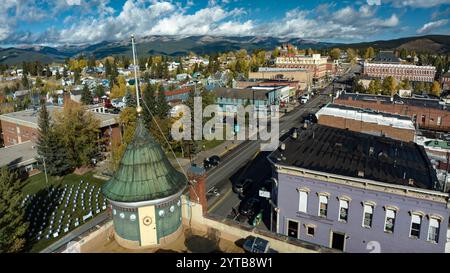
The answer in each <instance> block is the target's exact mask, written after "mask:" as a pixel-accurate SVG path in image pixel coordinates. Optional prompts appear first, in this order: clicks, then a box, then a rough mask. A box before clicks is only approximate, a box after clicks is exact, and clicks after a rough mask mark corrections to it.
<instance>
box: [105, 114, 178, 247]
mask: <svg viewBox="0 0 450 273" xmlns="http://www.w3.org/2000/svg"><path fill="white" fill-rule="evenodd" d="M186 185H187V178H186V177H185V175H183V174H182V173H180V172H178V171H177V170H175V168H174V167H173V166H172V165H171V163H170V162H169V160H168V158H167V156H166V155H165V153H164V151H163V149H162V148H161V146H160V145H159V144H158V143H157V142H156V141H155V139H154V138H153V136H152V135H151V134H150V132H149V131H148V129H147V128H145V126H144V122H143V121H142V118H141V117H139V118H138V121H137V126H136V131H135V134H134V137H133V140H132V142H131V143H130V144H129V145H128V146H127V149H126V150H125V153H124V155H123V157H122V159H121V161H120V165H119V168H118V170H117V171H116V172H115V174H114V175H113V177H112V178H111V179H110V180H109V181H108V182H107V183H105V185H104V186H103V188H102V193H103V194H104V195H105V197H106V198H107V199H108V200H109V202H110V204H111V209H112V214H113V223H114V231H115V236H116V239H117V242H118V243H119V244H122V245H123V246H124V247H130V248H136V247H153V246H157V245H160V244H161V242H163V241H164V242H167V240H165V238H169V237H173V236H172V235H174V234H175V233H176V232H177V231H179V230H180V228H181V222H182V221H181V217H182V216H181V195H182V193H183V191H184V190H185V188H186ZM163 239H164V240H163Z"/></svg>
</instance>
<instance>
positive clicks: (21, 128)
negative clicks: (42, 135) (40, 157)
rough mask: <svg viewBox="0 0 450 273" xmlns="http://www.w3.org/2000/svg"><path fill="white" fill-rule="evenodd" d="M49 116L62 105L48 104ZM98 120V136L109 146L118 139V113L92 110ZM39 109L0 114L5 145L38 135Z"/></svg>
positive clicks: (35, 137) (119, 136)
mask: <svg viewBox="0 0 450 273" xmlns="http://www.w3.org/2000/svg"><path fill="white" fill-rule="evenodd" d="M47 110H48V111H49V114H50V117H53V116H54V115H55V113H56V111H61V110H62V107H59V106H48V107H47ZM93 113H94V115H95V117H96V118H97V119H99V120H100V136H99V137H101V138H105V139H106V142H105V145H106V146H107V147H109V146H111V144H112V142H115V141H120V138H121V132H120V128H119V125H118V122H117V117H118V115H113V114H106V113H98V112H93ZM38 117H39V110H38V109H36V110H34V109H31V110H25V111H20V112H13V113H8V114H4V115H1V116H0V122H1V129H2V135H3V140H4V144H5V146H6V147H8V146H12V145H15V144H19V143H23V142H26V141H29V140H33V141H35V140H36V139H37V136H38V129H39V126H38Z"/></svg>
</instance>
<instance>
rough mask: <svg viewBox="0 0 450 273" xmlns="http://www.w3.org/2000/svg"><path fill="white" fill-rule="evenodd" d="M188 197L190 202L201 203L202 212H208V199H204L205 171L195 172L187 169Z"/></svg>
mask: <svg viewBox="0 0 450 273" xmlns="http://www.w3.org/2000/svg"><path fill="white" fill-rule="evenodd" d="M188 178H189V183H190V184H191V185H190V186H189V198H190V200H191V201H192V202H195V203H199V204H200V205H202V209H203V214H206V213H207V212H208V200H207V199H206V173H203V174H197V173H194V172H192V171H188Z"/></svg>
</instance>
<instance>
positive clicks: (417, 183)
mask: <svg viewBox="0 0 450 273" xmlns="http://www.w3.org/2000/svg"><path fill="white" fill-rule="evenodd" d="M297 131H298V138H297V139H293V138H292V137H289V138H287V139H286V140H285V141H284V143H285V150H284V151H281V149H278V150H276V151H274V152H273V153H272V154H271V155H270V156H269V158H270V160H271V161H272V162H274V163H275V164H278V165H281V166H293V167H298V168H303V169H307V170H312V171H318V172H323V173H329V174H335V175H341V176H346V177H350V178H358V179H367V180H372V181H375V182H382V183H387V184H394V185H402V186H409V187H415V188H420V189H427V190H437V189H438V188H439V183H438V179H437V177H436V173H435V171H434V169H433V167H432V165H431V163H430V160H429V159H428V157H427V155H426V153H425V150H424V148H423V147H422V146H419V145H417V144H415V143H413V142H403V141H399V140H394V139H390V138H386V137H379V136H372V135H368V134H363V133H358V132H352V131H349V130H344V129H338V128H333V127H328V126H324V125H319V124H313V125H310V126H309V127H308V129H297ZM410 179H413V180H414V185H410V183H409V182H410Z"/></svg>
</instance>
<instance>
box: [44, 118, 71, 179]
mask: <svg viewBox="0 0 450 273" xmlns="http://www.w3.org/2000/svg"><path fill="white" fill-rule="evenodd" d="M45 167H46V169H47V173H48V174H49V175H51V176H64V175H66V174H67V173H68V172H69V171H70V170H71V169H72V166H71V165H70V162H69V157H68V156H67V147H66V145H65V143H64V140H63V137H62V135H61V134H60V132H58V131H56V130H55V129H54V128H53V126H52V127H51V128H50V131H49V134H48V154H47V155H46V156H45Z"/></svg>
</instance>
